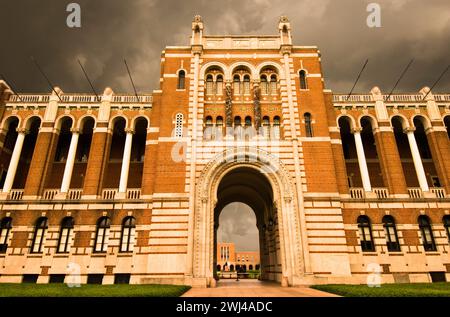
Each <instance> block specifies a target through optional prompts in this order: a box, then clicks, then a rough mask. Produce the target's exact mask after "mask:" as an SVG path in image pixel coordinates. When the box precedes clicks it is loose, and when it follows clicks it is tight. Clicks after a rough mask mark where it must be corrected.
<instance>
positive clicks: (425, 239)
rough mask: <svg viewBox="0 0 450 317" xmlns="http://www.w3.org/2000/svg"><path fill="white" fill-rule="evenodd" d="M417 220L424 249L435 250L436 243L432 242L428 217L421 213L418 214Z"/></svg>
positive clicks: (432, 237)
mask: <svg viewBox="0 0 450 317" xmlns="http://www.w3.org/2000/svg"><path fill="white" fill-rule="evenodd" d="M418 222H419V228H420V233H421V235H422V243H423V248H424V249H425V251H436V244H435V242H434V236H433V230H432V228H431V222H430V218H428V217H427V216H424V215H422V216H419V219H418Z"/></svg>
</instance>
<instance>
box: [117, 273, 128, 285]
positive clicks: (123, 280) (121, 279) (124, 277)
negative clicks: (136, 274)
mask: <svg viewBox="0 0 450 317" xmlns="http://www.w3.org/2000/svg"><path fill="white" fill-rule="evenodd" d="M130 277H131V274H114V284H130Z"/></svg>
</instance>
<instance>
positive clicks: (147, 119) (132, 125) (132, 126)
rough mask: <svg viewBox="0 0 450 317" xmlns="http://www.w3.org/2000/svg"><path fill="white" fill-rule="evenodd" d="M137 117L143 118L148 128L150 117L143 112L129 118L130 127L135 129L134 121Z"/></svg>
mask: <svg viewBox="0 0 450 317" xmlns="http://www.w3.org/2000/svg"><path fill="white" fill-rule="evenodd" d="M139 119H145V120H146V121H147V129H148V128H150V118H149V117H148V116H147V115H144V114H140V115H137V116H135V117H133V119H131V123H130V128H132V129H133V130H135V129H136V121H137V120H139Z"/></svg>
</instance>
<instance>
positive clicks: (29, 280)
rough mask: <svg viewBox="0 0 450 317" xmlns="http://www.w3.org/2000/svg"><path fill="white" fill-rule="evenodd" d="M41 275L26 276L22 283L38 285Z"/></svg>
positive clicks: (23, 277)
mask: <svg viewBox="0 0 450 317" xmlns="http://www.w3.org/2000/svg"><path fill="white" fill-rule="evenodd" d="M38 277H39V274H24V275H23V276H22V283H31V284H36V283H37V280H38Z"/></svg>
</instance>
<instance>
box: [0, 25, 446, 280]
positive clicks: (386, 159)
mask: <svg viewBox="0 0 450 317" xmlns="http://www.w3.org/2000/svg"><path fill="white" fill-rule="evenodd" d="M203 31H204V25H203V22H202V20H201V18H200V17H196V18H195V19H194V21H193V22H192V36H191V45H190V46H176V47H175V46H169V47H166V48H165V50H164V51H163V52H162V55H161V74H160V88H159V89H158V90H154V91H153V92H152V93H151V94H148V95H140V96H134V95H128V94H117V93H115V92H113V91H112V90H111V89H110V88H107V89H105V91H104V93H103V95H102V96H101V97H100V98H97V96H94V95H88V94H71V93H65V92H63V91H62V90H61V89H59V88H55V89H54V91H52V92H51V93H47V94H20V95H17V94H15V93H14V92H13V91H12V90H11V89H10V87H8V85H7V84H6V83H5V82H1V83H0V87H1V88H0V96H1V108H0V109H1V111H0V117H1V125H0V128H1V133H0V145H1V153H0V168H1V172H2V174H1V183H0V185H1V188H2V191H1V195H0V198H1V200H0V221H1V231H0V252H1V253H0V282H21V281H33V282H34V281H37V282H38V283H47V282H58V281H59V282H62V281H64V279H67V275H70V274H71V273H70V272H69V273H68V268H73V267H76V268H77V269H78V270H79V273H80V275H81V282H82V283H86V282H89V283H104V284H109V283H115V282H116V283H127V282H129V283H179V284H183V283H186V284H190V285H195V286H214V285H215V281H216V279H215V275H216V272H215V269H216V267H217V263H216V258H217V257H216V252H217V247H216V240H217V239H216V232H217V228H218V226H219V225H220V224H219V223H218V219H219V214H220V212H221V210H222V209H223V207H224V206H225V205H227V204H229V203H231V202H236V201H238V202H243V203H246V204H248V205H249V206H250V207H251V208H252V209H253V210H254V211H255V215H256V219H257V226H258V229H259V242H260V243H259V244H260V259H261V274H262V278H264V279H268V280H276V281H279V282H280V283H281V285H283V286H290V285H304V284H314V283H365V281H366V278H367V276H368V274H370V273H373V272H378V271H380V272H378V273H380V274H381V276H382V281H383V282H387V283H389V282H396V281H410V282H426V281H432V280H442V279H445V278H446V279H447V280H448V279H449V278H450V257H449V226H450V219H449V217H450V216H449V210H450V196H449V194H450V160H449V157H450V142H449V128H450V127H449V126H450V94H437V93H433V92H430V91H429V89H428V88H423V89H421V90H420V91H419V92H418V93H409V94H392V95H391V96H389V97H388V96H387V95H385V94H383V93H382V92H381V91H380V90H379V89H378V88H376V87H375V88H374V89H372V90H371V91H370V93H367V94H353V95H351V96H347V95H341V94H334V93H333V92H331V91H330V90H328V89H325V87H324V80H323V73H322V68H321V54H320V52H319V50H318V48H317V47H315V46H296V45H293V44H292V39H291V34H290V23H289V21H288V20H287V18H285V17H283V18H281V19H280V21H279V24H278V34H277V35H274V36H206V35H205V34H204V32H203Z"/></svg>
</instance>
